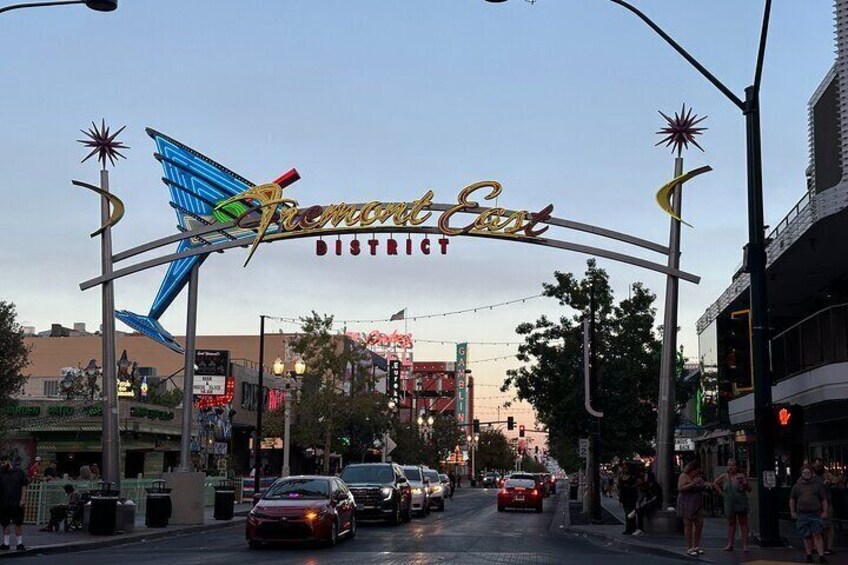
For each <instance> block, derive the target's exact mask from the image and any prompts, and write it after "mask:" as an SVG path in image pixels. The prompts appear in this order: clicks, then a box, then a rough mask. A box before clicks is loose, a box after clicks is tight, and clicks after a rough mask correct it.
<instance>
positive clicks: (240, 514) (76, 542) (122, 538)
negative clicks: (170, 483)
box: [0, 504, 253, 559]
mask: <svg viewBox="0 0 848 565" xmlns="http://www.w3.org/2000/svg"><path fill="white" fill-rule="evenodd" d="M252 506H253V505H252V504H236V505H235V515H234V517H233V519H232V520H215V519H214V518H213V514H214V509H213V508H211V507H207V508H206V509H205V511H204V519H203V521H204V523H203V524H197V525H193V526H168V527H167V528H148V527H147V526H145V525H144V516H143V515H142V516H138V515H136V517H135V531H134V532H132V533H125V534H115V535H113V536H93V535H91V534H89V533H88V532H87V531H82V532H61V531H60V532H39V531H38V529H39V528H40V527H42V526H43V524H41V525H39V526H34V525H28V526H27V525H25V526H24V545H26V547H27V551H15V548H14V545H12V549H11V550H10V551H4V552H2V553H0V559H4V558H12V557H23V556H25V555H32V554H47V553H64V552H69V551H85V550H89V549H99V548H102V547H111V546H116V545H123V544H127V543H133V542H139V541H145V540H151V539H158V538H164V537H169V536H176V535H180V534H189V533H195V532H203V531H207V530H215V529H218V528H226V527H228V526H233V525H241V524H244V518H245V516H247V513H248V512H249V511H250V508H251V507H252ZM14 541H15V538H14V534H13V535H12V542H13V544H14Z"/></svg>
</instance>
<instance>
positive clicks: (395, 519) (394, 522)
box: [389, 502, 401, 526]
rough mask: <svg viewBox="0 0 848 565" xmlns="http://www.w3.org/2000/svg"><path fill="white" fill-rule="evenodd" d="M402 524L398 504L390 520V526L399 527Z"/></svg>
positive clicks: (398, 503)
mask: <svg viewBox="0 0 848 565" xmlns="http://www.w3.org/2000/svg"><path fill="white" fill-rule="evenodd" d="M400 523H401V517H400V502H396V503H395V507H394V508H393V511H392V516H391V517H390V518H389V524H391V525H392V526H397V525H398V524H400Z"/></svg>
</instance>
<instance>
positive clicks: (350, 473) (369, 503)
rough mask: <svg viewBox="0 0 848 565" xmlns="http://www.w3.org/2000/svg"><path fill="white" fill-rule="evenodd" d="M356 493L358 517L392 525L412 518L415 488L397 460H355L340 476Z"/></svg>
mask: <svg viewBox="0 0 848 565" xmlns="http://www.w3.org/2000/svg"><path fill="white" fill-rule="evenodd" d="M339 478H341V479H342V480H343V481H344V482H345V483H346V484H347V486H348V488H349V489H350V492H351V494H353V499H354V501H355V503H356V517H357V518H358V519H363V520H368V519H377V520H385V521H387V522H388V523H390V524H395V525H397V524H400V523H401V522H409V521H410V520H411V519H412V487H411V486H410V484H409V481H408V480H407V479H406V476H405V475H404V474H403V471H401V469H400V467H399V466H398V465H396V464H394V463H355V464H352V465H348V466H347V467H345V468H344V470H343V471H342V473H341V475H340V477H339Z"/></svg>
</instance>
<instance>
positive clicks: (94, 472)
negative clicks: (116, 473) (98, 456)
mask: <svg viewBox="0 0 848 565" xmlns="http://www.w3.org/2000/svg"><path fill="white" fill-rule="evenodd" d="M91 480H92V481H99V480H100V467H98V466H97V463H92V464H91Z"/></svg>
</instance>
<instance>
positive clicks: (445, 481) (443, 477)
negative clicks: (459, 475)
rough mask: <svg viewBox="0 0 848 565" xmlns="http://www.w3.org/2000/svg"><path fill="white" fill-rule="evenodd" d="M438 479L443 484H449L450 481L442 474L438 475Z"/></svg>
mask: <svg viewBox="0 0 848 565" xmlns="http://www.w3.org/2000/svg"><path fill="white" fill-rule="evenodd" d="M439 479H441V481H442V482H443V483H449V482H450V479H449V478H448V476H447V475H445V474H444V473H439Z"/></svg>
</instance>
